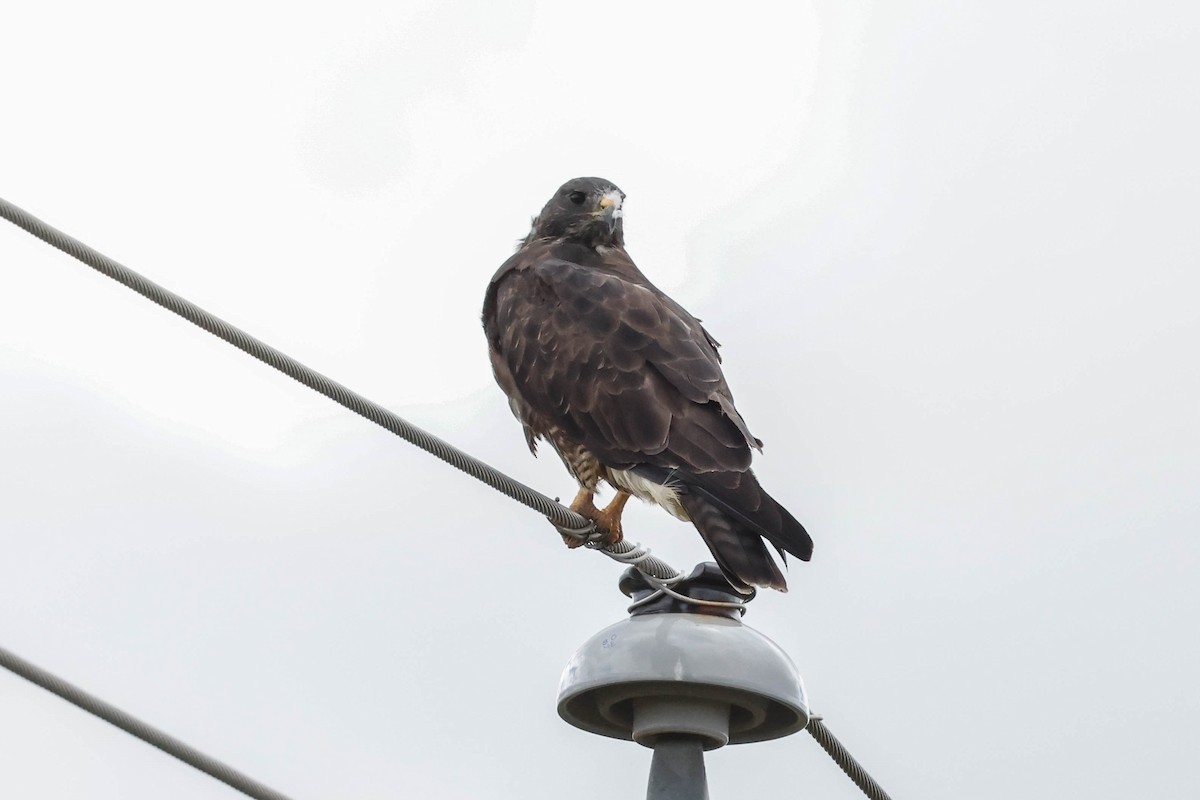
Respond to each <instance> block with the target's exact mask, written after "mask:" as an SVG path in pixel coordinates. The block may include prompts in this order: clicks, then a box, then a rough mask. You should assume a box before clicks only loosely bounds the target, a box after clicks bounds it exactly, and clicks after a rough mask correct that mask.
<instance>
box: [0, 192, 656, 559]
mask: <svg viewBox="0 0 1200 800" xmlns="http://www.w3.org/2000/svg"><path fill="white" fill-rule="evenodd" d="M0 216H2V217H4V218H5V219H7V220H8V221H9V222H11V223H13V224H14V225H16V226H17V227H19V228H22V229H24V230H25V231H27V232H29V233H31V234H33V235H34V236H36V237H37V238H39V239H41V240H42V241H44V242H46V243H47V244H49V245H51V246H53V247H56V248H58V249H59V250H62V251H63V252H64V253H66V254H67V255H69V256H71V257H72V258H75V259H78V260H79V261H82V262H83V263H84V264H87V265H88V266H89V267H91V268H92V269H95V270H96V271H97V272H100V273H103V274H104V275H107V276H108V277H109V278H112V279H113V280H115V281H117V282H118V283H121V284H123V285H125V286H127V287H129V288H130V289H133V290H134V291H135V292H137V293H138V294H140V295H142V296H143V297H145V298H147V299H148V300H151V301H153V302H155V303H157V304H158V305H160V306H162V307H163V308H165V309H167V310H168V311H171V312H173V313H175V314H178V315H179V316H181V317H183V318H184V319H186V320H187V321H188V322H191V323H192V324H193V325H196V326H197V327H200V328H203V329H204V330H206V331H208V332H209V333H211V334H213V335H214V336H217V337H219V338H221V339H224V340H225V341H226V342H228V343H229V344H231V345H233V346H234V347H236V348H238V349H239V350H241V351H242V352H244V353H247V354H249V355H251V356H254V357H255V358H257V359H258V360H259V361H262V362H263V363H264V364H267V365H269V366H271V367H274V368H275V369H277V370H279V371H280V372H282V373H283V374H284V375H287V376H288V377H290V378H292V379H294V380H296V381H299V382H300V383H302V384H304V385H305V386H307V387H309V388H310V389H313V390H315V391H317V392H320V393H321V394H323V395H325V396H326V397H328V398H329V399H330V400H333V401H334V402H335V403H338V404H339V405H342V406H344V407H345V408H348V409H349V410H351V411H353V412H354V413H355V414H358V415H360V416H362V417H365V418H366V419H369V420H370V421H371V422H374V423H375V424H376V425H378V426H380V427H381V428H384V429H385V430H388V431H391V432H392V433H394V434H395V435H397V436H399V437H400V438H401V439H404V440H405V441H407V442H409V443H410V444H413V445H416V446H417V447H419V448H421V449H422V450H424V451H425V452H427V453H429V454H431V455H434V456H436V457H438V458H440V459H441V460H442V461H445V462H446V463H447V464H449V465H450V466H452V467H454V468H456V469H459V470H461V471H463V472H465V473H467V474H468V475H470V476H471V477H473V478H475V479H476V480H479V481H482V482H483V483H486V484H487V485H488V486H491V487H492V488H493V489H495V490H496V491H498V492H500V493H502V494H504V495H506V496H508V497H510V498H512V499H513V500H516V501H517V502H518V503H521V504H523V505H525V506H528V507H529V508H532V509H533V510H534V511H537V512H538V513H540V514H542V515H543V516H545V517H546V518H547V519H549V520H550V522H551V523H552V524H553V525H554V526H555V527H557V528H559V529H560V530H566V531H571V532H574V533H576V534H582V533H585V532H587V531H590V530H592V529H594V526H593V525H592V522H591V520H589V519H587V518H586V517H584V516H582V515H580V514H577V513H575V512H574V511H571V510H570V509H569V508H566V507H565V506H563V505H561V504H559V503H556V502H554V501H553V500H551V499H550V498H549V497H547V496H546V495H544V494H542V493H541V492H539V491H537V490H536V489H532V488H530V487H529V486H526V485H525V484H523V483H521V482H520V481H517V480H514V479H513V478H510V477H509V476H508V475H505V474H504V473H503V472H500V471H499V470H497V469H496V468H494V467H492V466H490V465H488V464H486V463H484V462H483V461H480V460H479V459H477V458H475V457H474V456H472V455H469V454H467V453H464V452H463V451H462V450H459V449H458V448H457V447H454V446H453V445H451V444H450V443H449V442H446V441H443V440H442V439H439V438H438V437H437V436H434V435H433V434H431V433H428V432H426V431H424V430H422V429H421V428H418V427H417V426H416V425H413V424H411V423H410V422H408V421H407V420H405V419H403V418H402V417H400V416H398V415H396V414H395V413H393V412H391V411H389V410H388V409H386V408H384V407H383V406H381V405H379V404H378V403H376V402H374V401H372V400H368V399H367V398H365V397H363V396H362V395H360V394H358V393H357V392H355V391H353V390H351V389H349V388H347V387H345V386H343V385H342V384H340V383H338V382H337V381H335V380H332V379H331V378H328V377H326V376H324V375H322V374H321V373H320V372H317V371H316V370H314V369H312V368H311V367H307V366H305V365H304V364H301V363H300V362H299V361H297V360H296V359H294V358H292V357H291V356H289V355H287V354H286V353H284V352H282V351H280V350H276V349H275V348H274V347H271V346H270V345H269V344H267V343H266V342H263V341H261V340H259V339H256V338H255V337H253V336H251V335H250V334H248V333H246V332H245V331H243V330H241V329H240V328H238V327H237V326H235V325H232V324H230V323H228V322H226V321H225V320H223V319H221V318H220V317H218V316H216V315H215V314H212V313H210V312H208V311H205V310H204V309H203V308H201V307H200V306H198V305H196V304H195V303H193V302H191V301H190V300H187V299H185V298H183V297H181V296H179V295H177V294H175V293H174V292H172V291H170V290H169V289H166V288H164V287H162V286H159V285H158V284H157V283H155V282H154V281H151V280H149V279H148V278H146V277H144V276H142V275H140V274H139V273H137V272H134V271H133V270H131V269H129V268H128V267H126V266H124V265H123V264H120V263H118V262H116V261H114V260H113V259H111V258H109V257H108V256H106V255H104V254H103V253H101V252H99V251H97V250H95V249H93V248H91V247H89V246H87V245H86V244H84V243H83V242H81V241H79V240H78V239H75V238H74V237H72V236H69V235H67V234H66V233H63V232H62V231H60V230H58V229H57V228H55V227H53V226H51V225H49V224H47V223H45V222H43V221H42V220H40V219H38V218H37V217H35V216H34V215H32V214H30V213H29V212H28V211H25V210H24V209H22V208H20V207H18V206H16V205H13V204H12V203H10V202H8V201H7V200H5V199H3V198H0ZM624 544H625V543H623V542H622V543H619V544H617V545H614V546H612V547H609V548H602V549H601V551H602V552H605V553H606V554H616V555H621V554H624V553H628V552H630V549H631V548H625V549H622V545H624ZM634 566H636V567H637V568H638V569H639V570H640V571H642V572H643V573H645V574H646V575H649V576H651V577H653V578H658V579H659V580H673V579H676V578H677V577H678V576H679V575H680V573H679V571H678V570H676V569H675V568H674V567H672V566H671V565H670V564H667V563H666V562H664V561H662V560H661V559H659V558H657V557H654V556H649V557H647V558H645V559H643V560H640V561H638V562H637V563H635V564H634Z"/></svg>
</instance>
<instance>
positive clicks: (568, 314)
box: [483, 178, 812, 591]
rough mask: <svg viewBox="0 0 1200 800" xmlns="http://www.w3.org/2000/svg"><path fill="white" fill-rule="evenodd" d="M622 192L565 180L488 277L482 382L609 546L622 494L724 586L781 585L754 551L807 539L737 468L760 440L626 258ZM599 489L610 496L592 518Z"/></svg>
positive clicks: (707, 344)
mask: <svg viewBox="0 0 1200 800" xmlns="http://www.w3.org/2000/svg"><path fill="white" fill-rule="evenodd" d="M624 199H625V194H624V192H622V191H621V190H620V189H618V188H617V187H616V186H614V185H613V184H612V183H610V182H609V181H606V180H603V179H601V178H576V179H575V180H572V181H568V182H567V183H566V184H564V185H563V186H562V188H560V189H559V190H558V191H557V192H555V193H554V196H553V197H551V198H550V201H549V202H548V203H546V207H545V208H543V209H542V211H541V213H539V214H538V215H537V216H536V217H534V219H533V226H532V228H531V230H530V231H529V235H528V236H526V237H525V239H524V240H523V241H522V242H521V244H520V245H519V246H518V248H517V251H516V253H515V254H513V256H512V257H511V258H509V259H508V260H507V261H505V262H504V264H503V265H502V266H501V267H500V269H499V270H498V271H497V272H496V274H495V275H493V276H492V280H491V283H490V284H489V285H488V289H487V295H486V297H485V299H484V304H483V327H484V331H485V333H486V334H487V340H488V348H489V351H490V355H491V362H492V369H493V371H494V372H495V376H496V382H497V383H499V384H500V388H501V389H503V390H504V393H505V394H507V395H508V399H509V405H510V407H511V408H512V411H513V413H514V414H515V415H516V417H517V419H518V420H520V421H521V424H522V425H523V426H524V428H525V439H526V442H527V443H528V445H529V449H530V451H531V452H533V454H534V455H537V442H538V440H540V439H544V440H546V441H548V442H549V443H550V445H551V446H552V447H553V448H554V450H555V451H556V452H557V453H558V455H559V457H560V458H562V461H563V463H564V464H565V465H566V467H567V469H568V470H569V471H570V473H571V474H572V475H573V476H574V478H575V480H576V481H577V482H578V484H579V493H578V495H577V496H576V497H575V500H574V501H573V502H572V503H571V509H572V510H573V511H576V512H578V513H580V514H582V515H583V516H585V517H587V518H589V519H591V520H592V521H594V522H595V524H596V528H597V530H598V531H599V532H600V533H602V534H603V535H604V536H605V538H606V540H607V541H608V542H609V543H614V542H618V541H620V540H621V537H622V531H621V512H622V509H623V508H624V507H625V503H626V501H627V500H628V499H629V498H630V496H636V497H639V498H641V499H643V500H647V501H649V502H651V503H655V504H657V505H659V506H662V507H663V508H665V509H666V510H667V511H668V512H670V513H671V514H673V515H674V516H676V517H678V518H679V519H681V520H685V521H687V520H690V521H691V523H692V524H693V525H695V526H696V530H698V531H699V532H700V536H701V537H703V539H704V542H705V544H706V545H708V549H709V550H710V551H712V554H713V557H714V558H716V561H717V564H718V565H719V566H720V567H721V570H722V572H724V573H725V576H726V577H727V578H728V579H729V581H730V582H731V583H732V584H733V585H734V586H736V587H738V588H739V589H742V590H748V589H749V587H751V586H770V587H772V588H774V589H778V590H780V591H787V582H786V581H785V580H784V577H783V573H782V572H780V570H779V566H778V565H777V564H776V563H775V560H774V559H773V558H772V557H771V555H770V553H769V552H768V550H767V547H766V544H765V542H770V543H771V545H773V546H774V547H775V549H776V550H777V551H778V552H779V555H780V557H781V559H783V560H784V562H785V563H786V559H787V556H786V555H785V553H791V554H792V555H794V556H796V557H797V558H800V559H801V560H804V561H808V560H809V558H811V557H812V539H811V538H809V535H808V533H807V532H806V531H805V530H804V527H803V526H802V525H801V524H800V523H799V522H797V521H796V519H795V518H794V517H793V516H792V515H791V514H790V513H788V511H787V510H786V509H785V508H784V507H783V506H781V505H780V504H779V503H777V502H775V500H774V499H772V497H771V496H770V495H768V494H767V493H766V492H765V491H764V490H763V488H762V486H760V485H759V482H758V479H757V478H756V477H755V476H754V473H753V472H752V471H751V469H750V457H751V451H752V450H761V449H762V442H761V441H760V440H758V439H756V438H755V437H754V436H753V435H752V434H751V433H750V429H749V428H748V427H746V421H745V420H743V419H742V415H741V414H739V413H738V411H737V409H736V408H735V407H734V405H733V395H732V394H731V393H730V391H729V386H728V385H727V384H726V383H725V377H724V375H723V374H722V373H721V357H720V355H718V353H717V347H718V344H717V341H716V340H715V339H713V337H712V336H711V335H710V334H709V333H708V331H706V330H705V329H704V327H703V326H702V325H701V324H700V321H699V320H697V319H696V318H695V317H693V316H692V315H691V314H689V313H688V312H687V311H686V310H684V308H683V306H681V305H679V304H678V303H676V302H675V301H674V300H672V299H671V298H670V297H667V295H665V294H664V293H663V292H661V291H660V290H659V289H658V288H657V287H656V286H655V285H654V284H652V283H651V282H650V281H649V280H648V279H647V278H646V276H645V275H643V274H642V272H641V270H639V269H638V268H637V266H635V265H634V263H633V260H632V259H630V257H629V254H628V253H627V252H625V234H624V228H623V221H622V216H623V214H622V209H621V204H622V202H623V201H624ZM601 480H603V481H605V482H607V483H608V484H610V485H611V486H612V487H613V488H615V489H616V496H615V497H614V498H613V500H612V502H610V503H609V504H608V506H606V507H605V508H603V509H598V508H596V506H595V504H594V497H595V492H596V488H597V485H598V484H599V482H600V481H601ZM564 538H567V537H564ZM764 540H765V542H764ZM571 544H577V542H575V541H573V540H570V539H568V545H571Z"/></svg>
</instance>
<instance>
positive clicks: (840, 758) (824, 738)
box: [806, 714, 892, 800]
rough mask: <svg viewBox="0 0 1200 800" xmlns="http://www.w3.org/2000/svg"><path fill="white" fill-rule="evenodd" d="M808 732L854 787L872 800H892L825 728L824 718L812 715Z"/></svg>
mask: <svg viewBox="0 0 1200 800" xmlns="http://www.w3.org/2000/svg"><path fill="white" fill-rule="evenodd" d="M806 730H808V732H809V733H811V734H812V737H813V738H814V739H816V740H817V744H819V745H821V748H822V749H823V750H824V751H825V752H826V753H828V754H829V757H830V758H832V759H833V760H834V762H835V763H836V764H837V765H838V766H839V767H841V768H842V772H844V773H846V775H847V776H848V777H849V778H850V780H852V781H854V785H855V786H857V787H858V788H859V789H862V793H863V794H865V795H866V796H867V797H869V798H871V800H892V798H891V795H889V794H888V793H887V792H885V791H884V790H883V787H882V786H880V785H879V784H878V783H876V782H875V779H874V778H872V777H871V776H870V775H868V774H867V771H866V770H865V769H863V767H862V764H859V763H858V762H857V761H855V760H854V756H852V755H850V751H848V750H847V749H846V748H845V747H843V746H842V743H841V742H839V741H838V740H837V737H836V736H834V735H833V734H832V733H830V732H829V729H828V728H826V727H825V722H824V720H823V718H822V717H821V716H820V715H818V714H814V715H812V716H811V717H810V718H809V720H808V728H807V729H806Z"/></svg>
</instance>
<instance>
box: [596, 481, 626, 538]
mask: <svg viewBox="0 0 1200 800" xmlns="http://www.w3.org/2000/svg"><path fill="white" fill-rule="evenodd" d="M629 497H630V495H629V492H626V491H623V490H621V489H618V490H617V496H616V497H614V498H613V499H612V502H610V503H609V504H608V505H606V506H605V507H604V508H603V509H602V510H600V511H597V512H596V516H594V517H592V521H593V522H595V523H596V532H597V533H600V534H602V535H603V536H604V545H605V546H606V547H607V546H610V545H614V544H616V543H617V542H619V541H621V540H622V539H623V538H625V534H624V532H623V531H622V530H621V512H622V511H624V510H625V503H627V502H628V501H629Z"/></svg>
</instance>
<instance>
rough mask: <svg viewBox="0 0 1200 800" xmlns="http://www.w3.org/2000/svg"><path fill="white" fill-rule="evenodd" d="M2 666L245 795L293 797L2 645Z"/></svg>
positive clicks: (271, 799) (259, 799)
mask: <svg viewBox="0 0 1200 800" xmlns="http://www.w3.org/2000/svg"><path fill="white" fill-rule="evenodd" d="M0 667H4V668H5V669H7V670H9V671H10V672H14V673H16V674H17V675H20V676H21V677H22V678H24V679H25V680H27V681H29V682H30V683H33V684H36V685H37V686H40V687H42V688H43V689H45V690H46V691H48V692H50V693H51V694H54V695H57V696H58V697H61V698H62V699H63V700H66V701H67V702H68V703H71V704H73V705H76V706H78V707H79V708H82V709H83V710H84V711H87V712H88V713H90V714H94V715H96V716H97V717H99V718H100V719H102V720H104V721H105V722H109V723H112V724H113V725H115V726H117V727H118V728H120V729H121V730H123V731H125V732H127V733H130V734H132V735H134V736H136V737H137V738H139V739H141V740H142V741H143V742H146V743H147V744H152V745H154V746H155V747H157V748H158V749H159V750H162V751H163V752H164V753H167V754H168V755H172V756H174V757H175V758H178V759H179V760H180V761H182V762H183V763H185V764H187V765H188V766H191V767H195V768H196V769H198V770H200V771H201V772H203V773H205V774H207V775H211V776H212V777H214V778H216V779H217V780H219V781H220V782H221V783H224V784H225V785H226V786H230V787H232V788H234V789H237V790H238V791H239V792H241V793H242V794H244V795H247V796H249V797H253V798H255V800H289V798H288V796H287V795H285V794H283V793H281V792H277V791H275V790H274V789H272V788H271V787H270V786H267V785H266V784H263V783H259V782H258V781H256V780H254V779H253V778H251V777H250V776H249V775H246V774H245V773H243V772H239V771H238V770H236V769H234V768H233V767H231V766H229V765H228V764H226V763H224V762H222V761H218V760H217V759H215V758H213V757H212V756H208V755H205V754H204V753H201V752H200V751H199V750H197V749H196V748H194V747H192V746H190V745H187V744H185V743H183V742H181V741H179V740H178V739H176V738H175V737H174V736H171V735H170V734H169V733H165V732H164V731H161V730H159V729H158V728H156V727H154V726H153V725H151V724H149V723H147V722H143V721H142V720H140V719H138V718H137V717H134V716H132V715H130V714H127V713H125V712H124V711H122V710H121V709H119V708H117V707H116V706H114V705H110V704H109V703H106V702H104V701H103V700H101V699H100V698H98V697H95V696H94V695H91V694H88V693H87V692H85V691H84V690H83V689H80V688H79V687H78V686H75V685H74V684H71V683H68V682H67V681H65V680H63V679H62V678H60V677H58V676H57V675H54V674H52V673H49V672H47V671H46V670H44V669H42V668H41V667H38V666H36V665H34V664H31V663H29V662H28V661H26V660H25V659H23V658H21V657H20V656H18V655H17V654H16V653H13V652H11V651H9V650H5V649H4V648H3V647H0Z"/></svg>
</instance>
